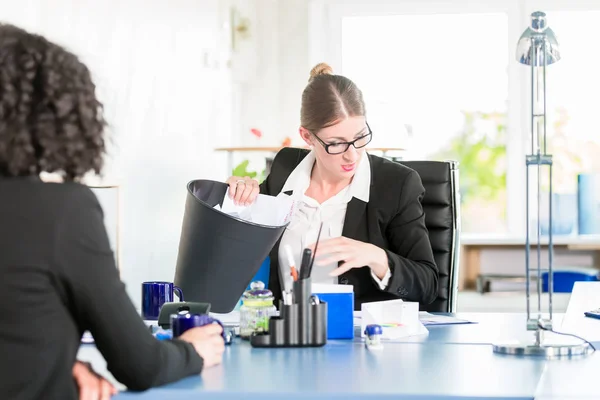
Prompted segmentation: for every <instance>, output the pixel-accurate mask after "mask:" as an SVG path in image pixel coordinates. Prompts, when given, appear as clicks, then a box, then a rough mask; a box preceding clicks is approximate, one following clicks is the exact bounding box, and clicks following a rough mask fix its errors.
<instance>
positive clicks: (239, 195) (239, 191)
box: [226, 176, 260, 206]
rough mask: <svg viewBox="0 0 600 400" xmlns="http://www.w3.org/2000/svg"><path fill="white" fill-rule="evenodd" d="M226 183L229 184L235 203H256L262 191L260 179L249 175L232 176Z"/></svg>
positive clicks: (230, 194) (230, 195) (230, 193)
mask: <svg viewBox="0 0 600 400" xmlns="http://www.w3.org/2000/svg"><path fill="white" fill-rule="evenodd" d="M226 183H227V184H228V185H229V197H230V198H232V199H233V203H234V204H235V205H245V206H249V205H250V204H252V203H254V200H256V197H257V196H258V193H259V192H260V188H259V186H258V181H257V180H256V179H252V178H250V177H247V176H246V177H244V178H241V177H239V176H232V177H230V178H229V179H227V181H226Z"/></svg>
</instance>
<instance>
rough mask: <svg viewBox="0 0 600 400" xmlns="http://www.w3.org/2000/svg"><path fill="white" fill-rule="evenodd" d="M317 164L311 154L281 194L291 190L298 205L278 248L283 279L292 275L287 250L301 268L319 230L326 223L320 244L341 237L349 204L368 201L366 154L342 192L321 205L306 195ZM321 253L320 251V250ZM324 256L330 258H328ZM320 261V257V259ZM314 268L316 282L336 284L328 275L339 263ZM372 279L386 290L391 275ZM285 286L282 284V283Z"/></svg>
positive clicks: (367, 158) (289, 179)
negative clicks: (356, 199)
mask: <svg viewBox="0 0 600 400" xmlns="http://www.w3.org/2000/svg"><path fill="white" fill-rule="evenodd" d="M314 162H315V155H314V153H313V152H312V151H311V152H310V153H309V154H308V155H307V156H306V157H305V158H304V160H302V162H301V163H300V164H298V166H297V167H296V168H295V169H294V171H292V173H291V174H290V176H289V177H288V179H287V180H286V182H285V185H284V186H283V189H282V190H281V191H282V192H287V191H290V190H291V191H292V194H291V197H292V198H293V199H294V201H295V202H296V206H295V210H294V214H293V215H292V218H291V221H290V224H289V225H288V227H287V229H286V230H285V232H284V234H283V237H282V238H281V243H280V246H279V267H280V268H281V276H284V277H285V276H287V275H289V267H290V266H289V262H288V257H287V254H286V252H285V247H286V246H289V247H290V248H291V249H292V255H293V258H294V262H295V264H296V265H295V266H296V268H298V269H299V268H300V263H301V260H302V252H303V250H304V249H305V248H306V247H307V246H309V245H311V244H314V243H315V242H316V240H317V235H318V233H319V227H320V225H321V222H322V223H323V230H322V231H321V238H320V240H319V241H323V240H325V239H331V238H336V237H340V236H342V229H343V227H344V219H345V217H346V209H347V207H348V202H349V201H350V200H352V198H353V197H356V198H358V199H360V200H362V201H364V202H365V203H366V202H368V201H369V191H370V186H371V168H370V164H369V157H368V156H367V154H366V153H364V154H363V157H362V158H361V161H360V163H359V165H358V167H357V170H356V174H355V175H354V179H352V182H351V183H350V184H349V185H348V186H346V187H345V188H344V189H342V190H341V191H340V192H339V193H338V194H336V195H335V196H333V197H331V198H330V199H328V200H326V201H324V202H323V203H321V204H319V202H317V201H316V200H315V199H313V198H311V197H309V196H307V195H306V194H304V193H305V192H306V190H307V189H308V187H309V185H310V175H311V172H312V168H313V165H314ZM317 251H318V249H317ZM325 257H327V256H326V255H325ZM317 260H318V258H317ZM317 260H315V265H314V266H313V269H312V272H311V280H312V282H314V283H328V284H337V277H331V276H329V273H330V272H331V271H333V270H334V269H336V268H337V267H338V265H337V263H332V264H331V265H327V266H323V265H317ZM371 276H372V277H373V279H374V280H375V282H377V284H378V285H379V287H380V288H381V289H382V290H384V289H385V288H386V286H387V285H388V283H389V279H390V277H391V273H390V271H389V269H388V272H387V273H386V275H385V276H384V277H383V279H379V278H377V276H376V275H375V274H373V273H372V272H371ZM282 285H283V284H282Z"/></svg>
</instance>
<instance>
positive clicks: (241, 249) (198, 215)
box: [174, 180, 286, 313]
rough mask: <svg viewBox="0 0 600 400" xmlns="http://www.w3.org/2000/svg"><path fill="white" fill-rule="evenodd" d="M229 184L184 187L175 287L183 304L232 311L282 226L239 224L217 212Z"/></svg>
mask: <svg viewBox="0 0 600 400" xmlns="http://www.w3.org/2000/svg"><path fill="white" fill-rule="evenodd" d="M227 187H228V186H227V184H225V183H223V182H215V181H210V180H194V181H191V182H190V183H188V185H187V198H186V202H185V213H184V216H183V223H182V227H181V237H180V239H179V253H178V255H177V266H176V269H175V281H174V282H175V284H176V285H177V286H179V287H180V288H181V289H182V290H183V295H184V297H185V300H186V301H193V302H207V303H210V304H211V311H212V312H216V313H227V312H230V311H232V310H233V309H234V308H235V306H236V304H237V302H238V300H239V298H240V296H241V295H242V293H243V292H244V290H245V289H246V287H247V286H248V284H249V283H250V281H251V280H252V277H254V275H256V273H257V272H258V270H259V269H260V266H261V264H262V263H263V261H264V260H265V259H266V258H267V256H268V255H269V252H270V251H271V249H272V248H273V246H274V245H275V244H276V243H277V241H278V240H279V238H280V237H281V235H282V234H283V231H284V230H285V227H286V225H282V226H266V225H259V224H255V223H252V222H247V221H243V220H241V219H239V218H236V217H233V216H231V215H228V214H225V213H223V212H221V211H220V210H217V209H215V208H214V207H215V205H217V204H219V205H222V202H223V197H224V196H225V193H226V192H227Z"/></svg>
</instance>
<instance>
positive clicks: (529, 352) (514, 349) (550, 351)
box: [493, 343, 593, 358]
mask: <svg viewBox="0 0 600 400" xmlns="http://www.w3.org/2000/svg"><path fill="white" fill-rule="evenodd" d="M493 348H494V353H499V354H507V355H512V356H533V357H543V358H570V357H579V356H585V355H588V354H591V353H592V352H593V350H592V348H591V347H590V346H589V345H588V344H587V343H581V344H552V343H542V344H533V343H529V344H528V343H509V344H508V343H507V344H495V345H493Z"/></svg>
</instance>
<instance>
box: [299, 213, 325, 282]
mask: <svg viewBox="0 0 600 400" xmlns="http://www.w3.org/2000/svg"><path fill="white" fill-rule="evenodd" d="M322 230H323V223H322V222H321V226H319V233H318V234H317V241H316V243H315V252H314V253H313V255H312V259H311V260H310V264H309V265H308V268H307V271H306V274H305V275H303V277H304V278H310V273H311V272H312V267H313V264H314V263H315V257H316V256H317V248H318V247H319V239H321V231H322ZM303 261H304V260H303Z"/></svg>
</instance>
